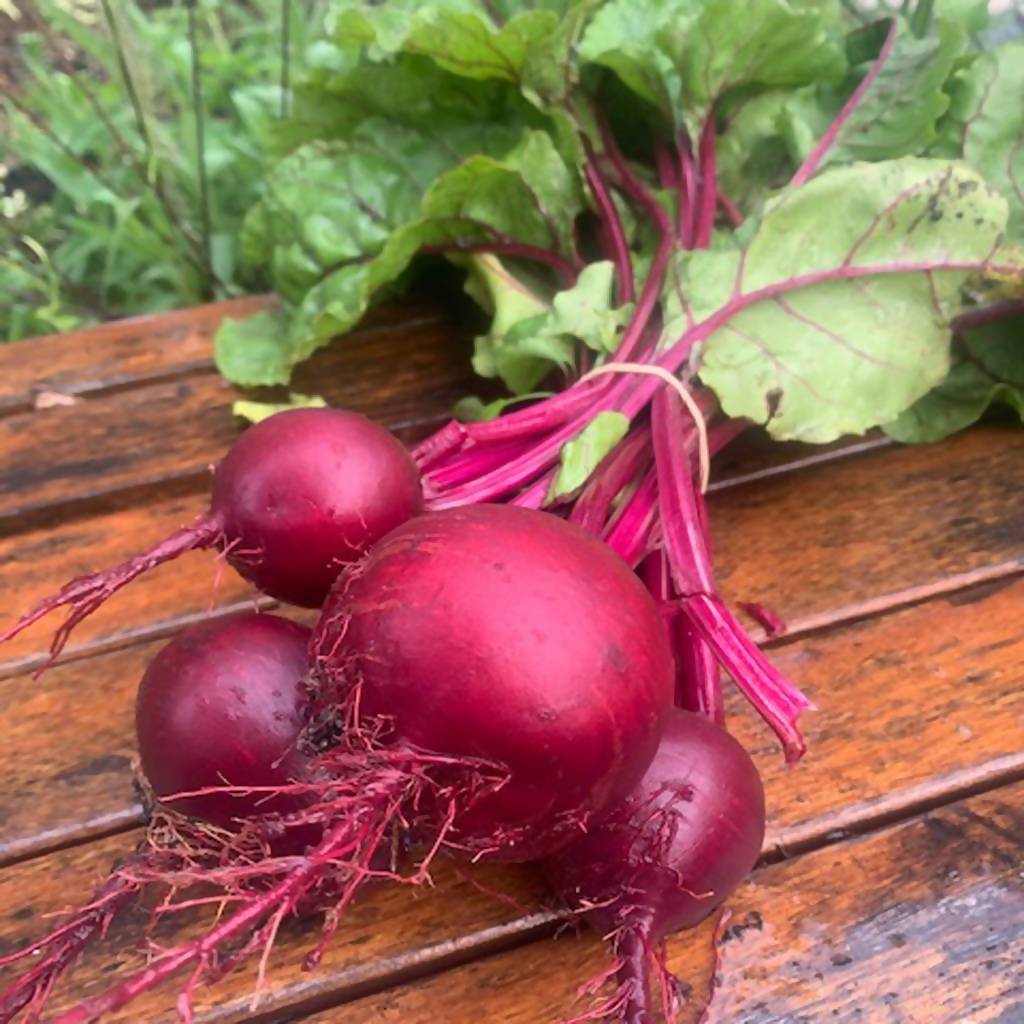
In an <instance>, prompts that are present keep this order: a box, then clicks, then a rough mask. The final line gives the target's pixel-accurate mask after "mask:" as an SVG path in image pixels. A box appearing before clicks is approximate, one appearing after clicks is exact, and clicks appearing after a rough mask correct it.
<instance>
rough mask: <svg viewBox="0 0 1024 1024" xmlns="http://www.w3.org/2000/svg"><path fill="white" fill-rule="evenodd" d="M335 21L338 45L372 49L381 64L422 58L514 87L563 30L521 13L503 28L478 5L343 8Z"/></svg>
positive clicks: (536, 14)
mask: <svg viewBox="0 0 1024 1024" xmlns="http://www.w3.org/2000/svg"><path fill="white" fill-rule="evenodd" d="M332 19H333V34H334V37H335V39H336V40H338V42H340V43H342V44H343V45H352V44H356V43H358V44H362V45H365V46H368V47H370V55H371V56H372V57H375V58H377V59H380V58H383V57H385V56H387V55H390V54H394V53H397V52H399V51H404V52H406V53H416V54H421V55H423V56H426V57H429V58H430V59H431V60H433V61H434V62H435V63H436V64H438V65H439V66H440V67H442V68H445V69H446V70H448V71H452V72H454V73H455V74H458V75H461V76H463V77H466V78H476V79H487V78H498V79H504V80H506V81H509V82H518V81H519V78H520V75H521V72H522V68H523V64H524V63H525V61H526V59H527V56H528V55H529V53H530V52H531V50H532V48H533V47H535V46H536V45H537V44H538V43H540V42H541V41H542V40H544V39H546V38H548V37H550V36H551V35H552V34H553V33H554V32H555V31H556V29H557V28H558V25H559V18H558V15H557V13H555V12H554V11H546V10H526V11H519V12H517V13H515V14H513V15H512V16H511V17H509V18H507V19H506V20H504V21H503V23H502V24H498V23H496V22H495V21H494V20H493V19H492V18H491V17H490V16H489V15H488V14H487V12H486V10H485V9H484V8H483V7H481V5H480V4H479V3H476V2H473V0H444V2H433V3H418V2H416V0H405V2H398V3H396V2H393V0H392V2H390V3H387V4H379V3H366V2H362V3H360V2H354V3H353V2H348V3H340V4H337V5H336V6H335V8H334V11H333V13H332Z"/></svg>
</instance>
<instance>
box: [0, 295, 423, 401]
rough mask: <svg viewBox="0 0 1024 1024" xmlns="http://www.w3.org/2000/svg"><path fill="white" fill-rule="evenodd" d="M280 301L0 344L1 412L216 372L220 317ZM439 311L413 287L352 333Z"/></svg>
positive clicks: (243, 301)
mask: <svg viewBox="0 0 1024 1024" xmlns="http://www.w3.org/2000/svg"><path fill="white" fill-rule="evenodd" d="M277 301H278V300H277V299H276V297H275V296H272V295H249V296H245V297H244V298H240V299H228V300H226V301H224V302H211V303H209V304H208V305H205V306H194V307H191V308H188V309H178V310H173V311H170V312H167V313H155V314H151V315H147V316H133V317H126V318H125V319H122V320H113V321H111V322H110V323H105V324H99V325H97V326H95V327H87V328H83V329H82V330H79V331H69V332H67V333H65V334H47V335H43V336H41V337H37V338H27V339H25V340H24V341H18V342H13V343H10V344H7V345H3V346H0V416H5V415H10V414H11V413H14V412H27V411H29V410H31V409H32V408H34V407H35V403H36V399H37V398H38V396H39V395H40V394H42V393H44V392H56V393H57V394H59V395H64V396H67V397H71V398H86V397H92V396H96V395H99V394H103V393H107V392H111V391H121V390H125V389H127V388H131V387H139V386H141V385H145V384H153V383H155V382H157V381H165V380H171V379H174V378H176V377H183V376H191V375H194V374H200V373H208V374H212V373H214V366H213V336H214V334H215V333H216V331H217V328H218V327H219V326H220V323H221V321H223V320H225V319H242V318H244V317H246V316H249V315H251V314H252V313H257V312H259V311H260V310H263V309H269V308H273V307H274V306H276V305H277ZM437 312H438V306H437V303H436V302H432V301H430V300H429V299H428V298H426V297H425V296H423V295H416V294H414V295H412V296H409V297H407V298H406V299H405V300H403V301H402V302H401V303H390V304H387V305H383V306H379V307H376V308H374V309H371V310H370V311H369V312H368V313H367V314H366V316H365V317H364V318H363V320H362V322H361V323H360V325H359V327H357V328H356V329H355V331H353V332H352V333H353V334H354V335H358V334H359V332H360V331H361V330H363V329H365V328H373V327H381V326H384V325H386V324H406V323H410V322H414V321H417V320H421V319H423V318H425V317H429V316H435V315H437Z"/></svg>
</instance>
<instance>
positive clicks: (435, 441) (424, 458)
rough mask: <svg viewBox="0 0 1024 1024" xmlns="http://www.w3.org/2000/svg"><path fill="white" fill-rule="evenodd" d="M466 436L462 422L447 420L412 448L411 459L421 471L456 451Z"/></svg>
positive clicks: (463, 442)
mask: <svg viewBox="0 0 1024 1024" xmlns="http://www.w3.org/2000/svg"><path fill="white" fill-rule="evenodd" d="M468 436H469V434H468V432H467V431H466V428H465V426H464V425H463V424H462V423H460V422H459V421H458V420H449V421H448V422H447V423H446V424H445V425H444V426H443V427H441V429H440V430H438V431H436V432H435V433H433V434H431V435H430V437H428V438H427V439H426V440H424V441H421V442H420V443H419V444H418V445H416V447H415V448H413V450H412V458H413V461H414V462H415V463H416V466H417V468H418V469H419V471H420V472H421V473H422V472H424V471H426V470H428V469H429V468H430V467H431V466H434V465H436V464H437V463H438V462H440V461H441V460H442V459H444V458H445V457H446V456H448V455H450V454H451V453H452V452H454V451H458V450H459V449H460V448H461V447H462V446H463V445H464V444H465V442H466V439H467V437H468Z"/></svg>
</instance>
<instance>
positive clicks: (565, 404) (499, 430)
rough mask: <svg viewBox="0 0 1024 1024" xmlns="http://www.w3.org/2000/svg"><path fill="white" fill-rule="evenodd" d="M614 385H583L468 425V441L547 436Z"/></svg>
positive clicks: (607, 382) (599, 380)
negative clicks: (482, 421) (550, 431)
mask: <svg viewBox="0 0 1024 1024" xmlns="http://www.w3.org/2000/svg"><path fill="white" fill-rule="evenodd" d="M611 383H612V382H611V380H610V378H607V377H598V378H596V379H593V380H588V381H581V382H579V383H576V384H573V385H572V386H571V387H569V388H567V389H566V390H565V391H561V392H559V393H558V394H557V395H553V396H552V397H551V398H546V399H544V401H542V402H538V403H537V404H536V405H531V406H528V407H527V408H525V409H517V410H516V411H515V412H510V413H505V414H504V415H502V416H499V417H498V419H496V420H488V421H487V422H486V423H465V424H460V427H461V429H462V430H463V431H464V432H465V435H466V437H468V438H469V439H470V440H472V441H473V442H474V443H477V444H483V443H490V442H494V441H503V440H504V441H507V440H512V439H513V438H521V437H529V436H532V435H536V434H544V433H546V432H547V431H549V430H552V429H554V428H555V427H560V426H561V425H562V424H563V423H565V421H566V420H568V419H570V418H571V417H574V416H576V415H577V414H578V413H580V412H582V411H583V410H585V409H587V408H589V407H590V405H591V403H592V401H593V399H594V396H595V395H598V394H600V393H601V392H602V391H604V390H607V389H608V388H609V387H610V386H611ZM443 430H444V428H442V431H443ZM435 436H437V435H435Z"/></svg>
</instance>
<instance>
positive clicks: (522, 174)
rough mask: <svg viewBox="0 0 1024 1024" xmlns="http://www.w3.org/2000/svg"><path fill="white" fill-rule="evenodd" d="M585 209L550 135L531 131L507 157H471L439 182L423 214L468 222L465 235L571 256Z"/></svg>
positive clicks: (426, 200)
mask: <svg viewBox="0 0 1024 1024" xmlns="http://www.w3.org/2000/svg"><path fill="white" fill-rule="evenodd" d="M582 205H583V199H582V188H581V185H580V182H579V179H578V177H577V176H576V173H575V171H573V170H571V169H570V168H569V167H567V166H566V164H565V161H564V160H563V159H562V157H561V156H560V155H559V153H558V151H557V150H556V148H555V145H554V143H553V142H552V141H551V137H550V136H549V135H548V134H547V133H545V132H540V131H530V132H527V134H526V137H525V138H524V139H523V141H522V142H521V143H520V144H519V145H518V146H516V147H515V149H513V150H512V151H511V152H509V153H508V154H507V155H506V156H504V157H502V158H500V159H498V158H495V157H489V156H473V157H470V158H469V159H468V160H465V161H464V162H463V163H461V164H459V165H458V166H457V167H455V168H453V169H452V170H451V171H449V172H448V173H447V174H445V175H443V176H442V177H440V178H439V179H438V180H437V181H435V182H434V184H433V185H432V186H431V188H430V190H429V191H428V192H427V194H426V196H425V197H424V199H423V206H422V210H423V215H424V216H425V217H427V218H436V219H439V220H443V221H455V222H462V223H464V224H465V225H466V228H467V231H466V233H467V234H472V233H474V232H476V231H478V230H479V231H482V237H484V238H488V237H490V238H493V237H495V235H496V234H497V235H500V236H504V237H506V238H513V239H516V240H517V241H521V242H526V243H528V244H530V245H534V246H539V247H542V248H547V249H552V250H554V251H556V252H563V253H568V252H572V251H573V244H574V243H573V224H574V222H575V219H576V216H577V215H578V213H579V212H580V210H581V209H582ZM456 227H458V224H456Z"/></svg>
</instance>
